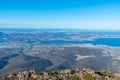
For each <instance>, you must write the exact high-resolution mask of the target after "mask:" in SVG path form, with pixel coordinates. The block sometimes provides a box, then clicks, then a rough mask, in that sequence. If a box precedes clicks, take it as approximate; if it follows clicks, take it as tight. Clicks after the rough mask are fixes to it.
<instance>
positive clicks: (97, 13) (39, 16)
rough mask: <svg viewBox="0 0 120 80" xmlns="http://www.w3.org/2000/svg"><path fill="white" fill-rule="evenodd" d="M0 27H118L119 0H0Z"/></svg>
mask: <svg viewBox="0 0 120 80" xmlns="http://www.w3.org/2000/svg"><path fill="white" fill-rule="evenodd" d="M0 28H79V29H120V0H0Z"/></svg>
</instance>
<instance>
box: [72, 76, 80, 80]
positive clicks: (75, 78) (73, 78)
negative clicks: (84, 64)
mask: <svg viewBox="0 0 120 80" xmlns="http://www.w3.org/2000/svg"><path fill="white" fill-rule="evenodd" d="M70 80H79V77H78V76H73V77H71V78H70Z"/></svg>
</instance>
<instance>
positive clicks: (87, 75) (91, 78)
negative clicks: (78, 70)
mask: <svg viewBox="0 0 120 80" xmlns="http://www.w3.org/2000/svg"><path fill="white" fill-rule="evenodd" d="M84 79H85V80H95V77H93V76H92V75H90V74H86V76H85V77H84Z"/></svg>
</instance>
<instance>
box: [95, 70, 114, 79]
mask: <svg viewBox="0 0 120 80" xmlns="http://www.w3.org/2000/svg"><path fill="white" fill-rule="evenodd" d="M96 74H98V75H101V76H109V77H114V74H113V73H110V72H107V71H104V70H103V71H99V72H96Z"/></svg>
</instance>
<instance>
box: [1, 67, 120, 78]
mask: <svg viewBox="0 0 120 80" xmlns="http://www.w3.org/2000/svg"><path fill="white" fill-rule="evenodd" d="M0 80H120V74H119V73H111V72H107V71H104V70H100V71H94V70H91V69H88V68H83V69H82V70H79V69H78V68H75V69H74V70H70V69H64V70H60V71H48V72H36V71H35V70H28V71H23V72H19V73H17V74H9V75H5V76H1V77H0Z"/></svg>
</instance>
